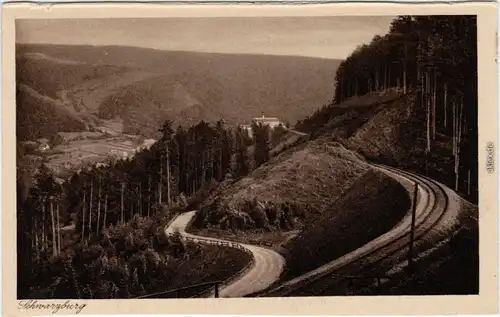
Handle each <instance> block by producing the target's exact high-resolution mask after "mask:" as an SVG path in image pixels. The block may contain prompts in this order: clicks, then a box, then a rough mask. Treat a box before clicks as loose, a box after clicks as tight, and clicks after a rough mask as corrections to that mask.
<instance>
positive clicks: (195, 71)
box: [16, 44, 340, 135]
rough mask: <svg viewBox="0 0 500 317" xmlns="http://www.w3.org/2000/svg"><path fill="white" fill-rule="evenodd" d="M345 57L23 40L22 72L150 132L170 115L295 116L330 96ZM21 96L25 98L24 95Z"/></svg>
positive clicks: (79, 107) (61, 96)
mask: <svg viewBox="0 0 500 317" xmlns="http://www.w3.org/2000/svg"><path fill="white" fill-rule="evenodd" d="M339 62H340V61H338V60H328V59H318V58H308V57H296V56H268V55H240V54H215V53H196V52H178V51H175V52H173V51H159V50H153V49H147V48H136V47H119V46H101V47H97V46H63V45H31V44H30V45H24V44H19V45H18V46H17V60H16V64H17V80H18V84H24V85H25V86H28V87H30V88H31V89H33V90H35V91H36V92H37V93H38V94H40V95H43V96H48V97H50V98H53V99H55V100H58V105H59V107H63V108H66V109H65V113H68V112H69V113H73V114H74V116H75V118H77V119H78V120H83V121H90V122H95V119H99V118H100V119H111V118H115V117H120V118H121V119H123V122H124V130H125V132H129V133H130V132H133V133H141V134H146V135H147V134H152V133H154V131H156V127H157V126H158V125H159V123H160V122H161V121H163V120H165V119H167V118H168V119H171V120H173V121H174V122H176V123H179V124H194V123H196V122H198V121H200V120H202V119H204V120H207V121H216V120H218V119H221V118H222V119H224V120H226V122H227V123H229V124H237V123H243V122H248V121H249V120H250V119H251V118H252V117H254V116H257V115H260V114H261V113H262V112H264V113H265V114H266V115H269V116H277V117H279V118H280V119H282V120H284V121H288V122H290V123H292V124H293V123H295V122H296V121H297V120H299V119H302V118H304V117H306V116H307V115H309V114H311V113H312V112H314V111H315V110H316V109H318V108H320V107H321V106H323V105H324V104H327V103H329V102H330V100H331V98H332V92H333V85H334V83H333V82H334V76H333V75H332V74H335V71H336V68H337V66H338V64H339ZM18 102H22V100H19V101H18Z"/></svg>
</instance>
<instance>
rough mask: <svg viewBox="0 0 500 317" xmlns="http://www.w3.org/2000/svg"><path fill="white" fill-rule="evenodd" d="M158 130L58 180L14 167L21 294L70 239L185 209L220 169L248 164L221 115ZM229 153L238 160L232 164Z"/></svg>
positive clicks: (244, 142) (244, 143)
mask: <svg viewBox="0 0 500 317" xmlns="http://www.w3.org/2000/svg"><path fill="white" fill-rule="evenodd" d="M160 131H161V134H162V135H161V138H160V139H159V140H158V141H157V142H156V143H155V144H153V146H152V147H151V148H149V149H144V150H142V151H140V152H138V153H136V155H135V156H134V157H133V158H129V159H123V160H114V159H109V160H108V161H107V162H105V163H98V164H94V165H92V166H85V167H83V168H82V169H81V170H80V171H78V172H76V173H74V175H72V176H71V177H70V178H69V179H68V180H67V181H66V182H64V183H62V182H58V180H57V178H56V177H55V176H54V175H52V173H51V171H50V170H49V169H48V168H47V167H46V166H45V165H44V164H42V165H41V166H40V167H39V168H38V169H37V174H36V175H35V177H31V176H30V175H29V174H28V173H23V172H22V171H19V172H18V181H17V185H18V233H19V234H18V243H19V244H18V251H19V256H20V258H19V259H20V260H21V261H18V263H19V270H18V273H19V277H20V290H19V291H20V292H21V293H22V292H23V291H24V292H25V293H26V292H29V290H28V284H29V283H30V280H31V282H32V281H33V276H34V274H38V273H36V272H37V270H38V269H39V266H40V265H42V266H45V265H47V261H49V259H51V258H52V259H55V258H60V256H61V254H63V253H65V252H66V251H68V250H71V249H73V248H74V247H75V245H80V246H82V247H85V248H87V247H90V246H92V245H94V244H95V243H96V241H98V240H100V239H102V235H103V234H108V235H110V234H111V235H112V233H110V231H109V230H108V229H107V228H110V226H112V227H117V226H124V225H125V224H127V223H130V221H132V220H133V219H136V217H141V219H142V218H144V219H149V217H153V216H158V215H163V216H166V215H167V213H168V211H169V210H171V209H182V208H185V207H187V204H188V203H189V199H190V197H197V195H198V196H199V193H200V192H201V193H206V192H207V190H206V189H207V188H213V185H214V182H215V183H217V182H220V181H222V180H223V179H225V178H226V175H227V174H228V173H231V174H236V175H243V174H246V173H247V172H248V170H249V166H248V165H247V162H248V157H247V154H246V152H247V151H246V149H247V148H248V145H249V142H248V139H247V138H242V137H241V136H240V137H237V136H238V133H237V131H234V130H233V129H232V128H231V127H226V126H225V125H224V122H222V121H219V122H217V124H216V125H215V126H213V125H210V124H208V123H206V122H203V121H202V122H200V123H199V124H197V125H195V126H193V127H190V128H189V129H187V130H185V129H184V128H182V127H178V128H177V129H176V130H175V129H174V127H173V125H172V123H171V122H170V121H166V122H165V124H164V125H163V126H162V127H161V128H160ZM237 150H238V153H237ZM235 154H238V158H239V159H237V160H236V161H235V162H233V161H234V156H235ZM232 163H234V164H232ZM197 198H198V197H197ZM71 222H73V223H74V225H75V233H74V234H73V235H71V234H70V235H69V236H64V237H61V236H62V235H63V234H62V233H61V227H64V226H65V225H68V224H70V223H71ZM106 232H107V233H106ZM68 244H70V245H68ZM61 265H62V264H61ZM96 269H97V268H96ZM129 273H130V274H132V273H133V272H129ZM110 287H111V288H112V286H110ZM82 292H83V290H82Z"/></svg>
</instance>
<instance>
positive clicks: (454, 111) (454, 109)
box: [451, 101, 457, 155]
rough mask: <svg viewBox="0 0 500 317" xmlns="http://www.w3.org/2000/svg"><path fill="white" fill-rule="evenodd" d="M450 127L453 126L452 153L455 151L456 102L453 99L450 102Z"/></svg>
mask: <svg viewBox="0 0 500 317" xmlns="http://www.w3.org/2000/svg"><path fill="white" fill-rule="evenodd" d="M451 110H452V119H453V121H452V128H453V136H452V144H453V155H455V153H456V152H457V142H456V137H457V128H456V126H457V104H456V102H455V101H453V102H452V109H451Z"/></svg>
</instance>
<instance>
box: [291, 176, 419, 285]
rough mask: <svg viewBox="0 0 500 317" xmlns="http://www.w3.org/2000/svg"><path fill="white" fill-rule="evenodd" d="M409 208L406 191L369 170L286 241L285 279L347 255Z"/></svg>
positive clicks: (396, 183) (393, 223) (386, 229)
mask: <svg viewBox="0 0 500 317" xmlns="http://www.w3.org/2000/svg"><path fill="white" fill-rule="evenodd" d="M410 205H411V202H410V198H409V196H408V193H407V191H406V190H405V189H404V188H403V187H402V186H401V185H400V184H399V183H398V182H396V181H395V180H393V179H391V178H389V177H387V176H386V175H385V174H382V173H381V172H378V171H373V170H370V171H368V172H367V173H366V174H365V175H364V176H363V177H362V178H359V179H358V180H357V181H356V183H355V184H354V185H353V186H352V187H351V188H350V189H349V190H348V191H347V192H346V193H345V194H344V195H343V196H342V197H340V198H339V199H337V200H336V201H334V202H331V204H330V206H329V208H328V210H327V211H325V212H324V213H323V215H321V216H320V217H318V219H316V220H315V221H314V223H312V225H311V226H310V228H308V229H307V230H304V231H303V232H301V233H300V235H299V236H298V237H297V238H295V239H292V240H290V242H289V243H287V244H285V245H284V247H285V248H286V249H287V250H289V252H288V254H287V263H288V266H287V272H286V275H285V276H286V277H288V278H293V277H295V276H298V275H301V274H303V273H306V272H308V271H310V270H312V269H315V268H316V267H319V266H321V265H323V264H325V263H327V262H330V261H333V260H334V259H336V258H338V257H340V256H342V255H344V254H347V253H349V252H351V251H353V250H355V249H356V248H358V247H360V246H362V245H363V244H365V243H367V242H368V241H370V240H372V239H374V238H376V237H377V236H379V235H381V234H382V233H385V232H387V231H388V230H390V229H391V228H392V227H393V226H394V225H396V223H397V222H398V221H399V220H400V219H401V218H402V217H403V215H404V214H405V213H406V211H407V210H408V209H409V207H410Z"/></svg>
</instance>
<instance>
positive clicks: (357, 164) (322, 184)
mask: <svg viewBox="0 0 500 317" xmlns="http://www.w3.org/2000/svg"><path fill="white" fill-rule="evenodd" d="M368 169H369V166H368V164H366V162H365V161H364V160H363V159H362V158H361V157H359V156H358V155H356V154H355V153H353V152H351V151H348V150H346V149H345V148H344V147H342V146H341V145H340V144H338V143H335V142H330V141H328V140H327V139H318V140H315V141H312V142H308V143H305V144H301V145H298V146H297V147H295V148H292V149H289V150H287V151H285V152H283V153H281V154H280V155H278V156H276V157H274V158H272V159H271V160H270V161H269V162H267V163H266V164H264V165H262V166H260V167H259V168H257V169H256V170H254V171H253V172H252V173H251V174H249V175H248V176H246V177H244V178H242V179H240V180H238V181H236V182H233V183H228V184H223V186H222V189H221V190H219V191H217V192H216V193H215V194H214V195H212V196H211V197H209V199H207V201H206V202H205V203H204V204H203V205H202V208H201V210H200V212H199V214H198V215H197V217H196V219H195V221H194V222H193V226H194V228H195V229H211V230H210V231H205V233H210V234H211V235H216V233H215V231H216V230H222V231H226V232H233V235H240V234H239V232H241V231H245V232H253V233H254V234H255V236H258V235H259V234H260V235H262V233H263V232H267V233H273V234H268V236H270V237H268V238H267V239H271V240H274V242H275V243H278V244H279V240H280V239H281V238H283V239H286V238H287V237H288V235H287V234H280V233H276V234H274V232H280V231H285V232H288V231H294V230H299V229H301V228H304V227H308V226H309V224H310V223H311V222H312V221H314V220H315V219H316V218H317V217H318V216H319V215H321V214H322V213H324V212H325V211H327V209H328V208H329V206H330V204H331V202H332V200H334V199H335V198H336V197H339V196H340V195H342V194H343V193H344V192H345V191H346V190H347V189H348V188H349V187H350V186H351V185H352V184H354V182H355V181H356V180H357V179H358V178H359V177H361V176H362V175H363V174H364V173H365V172H366V171H367V170H368ZM241 236H244V234H243V233H241ZM271 236H273V237H272V238H271ZM264 237H265V235H264ZM276 237H279V238H278V239H276ZM228 238H229V237H228ZM249 240H252V237H249V238H248V240H247V239H245V240H244V242H250V241H249ZM277 240H278V241H277Z"/></svg>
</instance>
